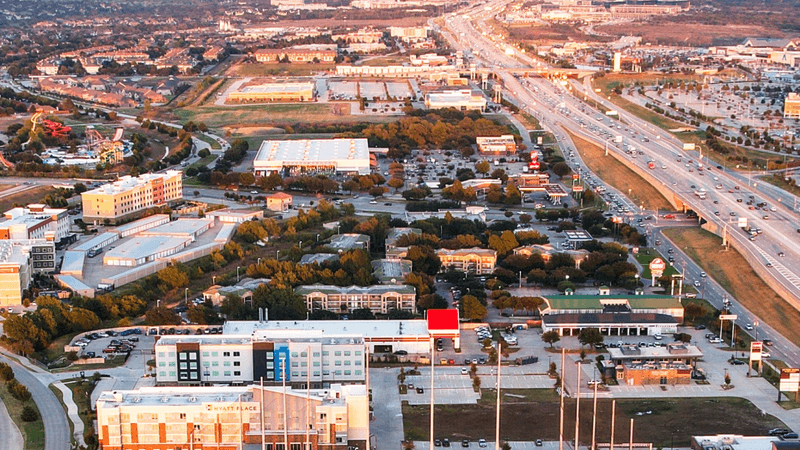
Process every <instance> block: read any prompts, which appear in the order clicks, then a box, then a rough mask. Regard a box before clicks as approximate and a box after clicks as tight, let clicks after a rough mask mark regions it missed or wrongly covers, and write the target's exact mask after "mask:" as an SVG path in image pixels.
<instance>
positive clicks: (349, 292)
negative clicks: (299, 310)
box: [294, 284, 417, 314]
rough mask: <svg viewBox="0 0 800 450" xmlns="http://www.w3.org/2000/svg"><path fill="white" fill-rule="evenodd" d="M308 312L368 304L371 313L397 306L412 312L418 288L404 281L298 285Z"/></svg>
mask: <svg viewBox="0 0 800 450" xmlns="http://www.w3.org/2000/svg"><path fill="white" fill-rule="evenodd" d="M294 291H295V293H297V294H299V295H302V296H303V300H305V302H306V308H307V309H308V311H309V312H314V311H316V310H320V309H324V310H327V311H332V312H335V313H339V314H348V313H352V312H353V311H354V310H356V309H364V308H369V310H370V311H372V313H373V314H389V312H390V311H392V310H394V309H396V310H399V311H408V312H411V313H415V312H416V311H417V290H416V289H415V288H414V286H407V285H373V286H350V287H340V286H331V285H323V284H314V285H306V286H298V287H297V288H295V290H294Z"/></svg>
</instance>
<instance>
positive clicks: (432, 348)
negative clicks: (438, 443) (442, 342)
mask: <svg viewBox="0 0 800 450" xmlns="http://www.w3.org/2000/svg"><path fill="white" fill-rule="evenodd" d="M429 344H430V346H431V387H430V389H431V425H430V428H431V432H430V437H429V438H430V439H429V441H430V442H428V444H429V447H428V448H433V410H434V406H436V405H435V404H434V397H433V365H434V359H436V354H435V353H434V351H435V348H434V346H433V336H431V338H430V342H429Z"/></svg>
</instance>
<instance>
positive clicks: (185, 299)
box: [183, 288, 189, 303]
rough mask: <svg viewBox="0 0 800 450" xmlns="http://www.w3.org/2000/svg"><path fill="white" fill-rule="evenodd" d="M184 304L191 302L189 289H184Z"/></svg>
mask: <svg viewBox="0 0 800 450" xmlns="http://www.w3.org/2000/svg"><path fill="white" fill-rule="evenodd" d="M183 302H184V303H188V302H189V288H183Z"/></svg>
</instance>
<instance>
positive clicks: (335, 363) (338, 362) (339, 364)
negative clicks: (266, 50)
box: [333, 361, 342, 366]
mask: <svg viewBox="0 0 800 450" xmlns="http://www.w3.org/2000/svg"><path fill="white" fill-rule="evenodd" d="M333 365H334V366H341V365H342V362H341V361H335V362H334V363H333Z"/></svg>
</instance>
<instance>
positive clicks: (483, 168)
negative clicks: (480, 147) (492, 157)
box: [475, 159, 492, 175]
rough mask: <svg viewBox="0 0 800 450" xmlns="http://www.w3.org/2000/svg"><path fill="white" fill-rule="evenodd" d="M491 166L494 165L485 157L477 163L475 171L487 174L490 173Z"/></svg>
mask: <svg viewBox="0 0 800 450" xmlns="http://www.w3.org/2000/svg"><path fill="white" fill-rule="evenodd" d="M491 168H492V167H491V166H490V165H489V161H486V160H485V159H484V160H482V161H479V162H478V163H476V164H475V171H476V172H478V173H479V174H481V175H486V174H487V173H489V170H491Z"/></svg>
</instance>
